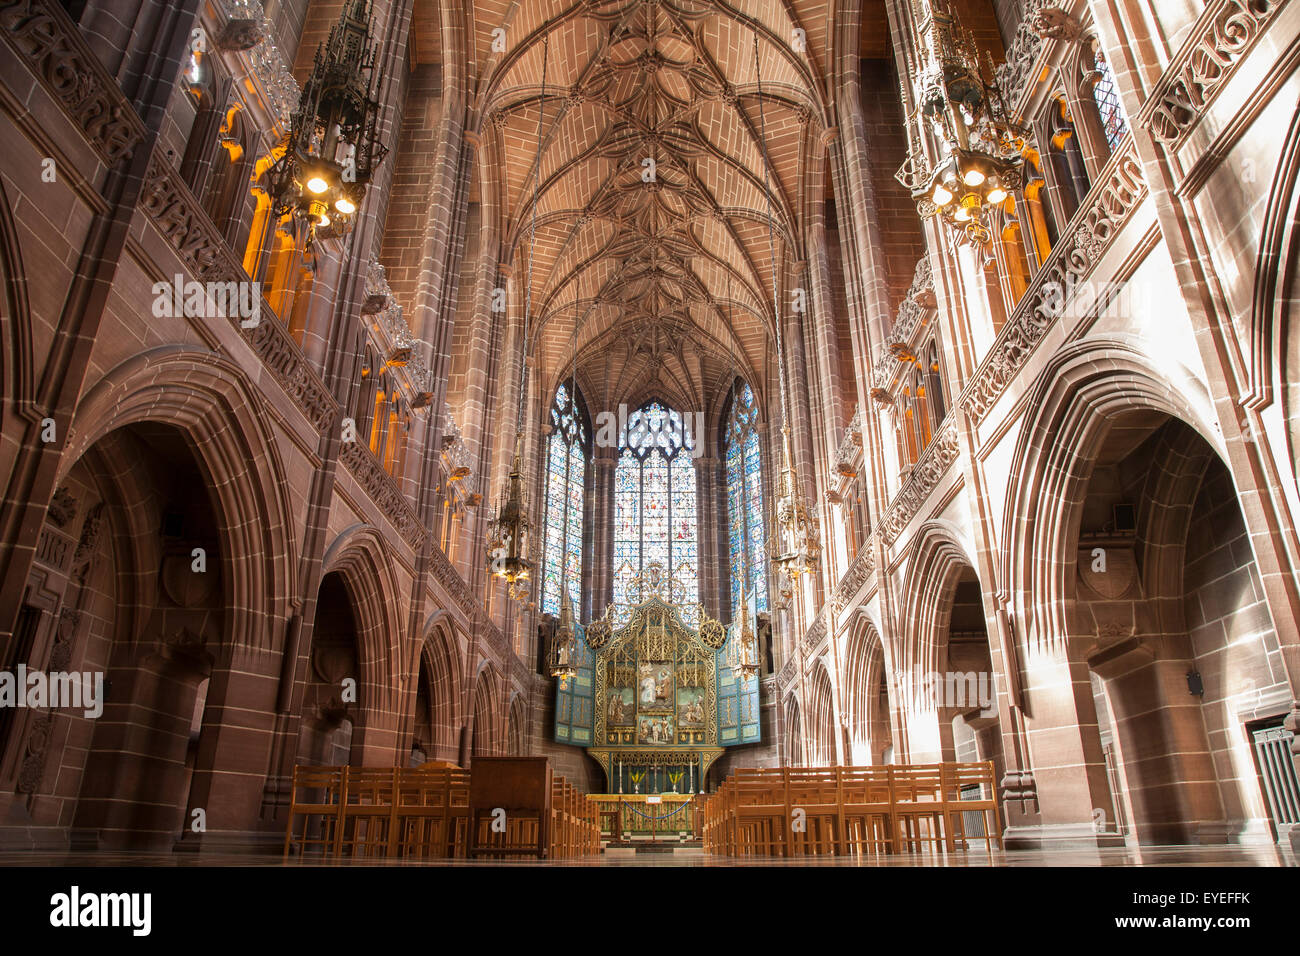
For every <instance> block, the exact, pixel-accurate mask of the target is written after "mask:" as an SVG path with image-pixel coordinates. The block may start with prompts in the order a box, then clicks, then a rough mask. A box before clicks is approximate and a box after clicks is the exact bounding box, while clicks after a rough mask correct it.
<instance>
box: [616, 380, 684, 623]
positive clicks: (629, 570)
mask: <svg viewBox="0 0 1300 956" xmlns="http://www.w3.org/2000/svg"><path fill="white" fill-rule="evenodd" d="M697 441H698V437H697V436H696V435H694V434H693V433H692V430H691V428H690V427H689V426H688V425H687V423H686V420H685V418H684V417H683V416H682V414H681V413H680V412H677V411H674V410H672V409H670V408H666V407H665V406H664V405H661V404H660V403H659V402H651V403H650V404H648V405H646V406H644V407H642V408H640V409H638V410H637V411H635V412H633V413H632V414H630V415H628V416H627V422H626V424H625V425H624V426H623V427H622V428H621V429H620V431H619V448H620V452H619V456H618V465H617V466H616V467H615V469H614V604H615V608H616V611H617V612H618V614H619V616H620V620H622V619H625V617H626V614H627V606H628V604H629V601H630V600H635V597H636V596H635V595H631V596H630V592H629V587H628V584H629V582H630V581H631V580H632V579H633V578H635V577H637V576H638V575H640V574H641V573H642V571H643V570H644V569H645V568H647V567H649V566H650V565H651V564H655V563H658V564H660V565H662V566H663V568H664V570H665V571H666V572H667V573H668V575H669V576H670V578H672V579H674V581H675V583H676V585H677V587H674V589H673V592H672V597H673V600H674V601H675V602H677V603H678V604H680V605H682V606H683V608H684V616H685V617H686V618H687V622H688V623H690V624H694V623H695V622H696V617H697V614H698V609H697V608H696V607H695V604H696V602H698V601H699V593H700V589H699V571H698V567H699V565H698V550H699V543H698V541H699V539H698V534H697V531H698V529H697V518H696V511H695V462H694V459H693V456H692V452H693V451H694V449H695V446H696V442H697Z"/></svg>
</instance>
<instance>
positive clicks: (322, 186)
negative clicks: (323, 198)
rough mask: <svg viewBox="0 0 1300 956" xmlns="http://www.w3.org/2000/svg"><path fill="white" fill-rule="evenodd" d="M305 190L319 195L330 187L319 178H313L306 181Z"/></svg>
mask: <svg viewBox="0 0 1300 956" xmlns="http://www.w3.org/2000/svg"><path fill="white" fill-rule="evenodd" d="M307 188H308V189H310V190H311V191H312V192H314V193H316V194H318V195H319V194H320V193H323V192H324V191H325V190H327V189H329V188H330V185H329V183H327V182H325V180H323V179H321V178H320V177H319V176H313V177H312V178H311V179H309V180H307Z"/></svg>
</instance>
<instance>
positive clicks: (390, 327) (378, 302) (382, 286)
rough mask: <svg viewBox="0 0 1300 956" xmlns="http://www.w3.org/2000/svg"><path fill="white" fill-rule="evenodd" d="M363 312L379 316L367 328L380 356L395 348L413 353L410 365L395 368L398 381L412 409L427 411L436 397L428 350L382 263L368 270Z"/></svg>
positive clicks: (373, 264) (373, 263)
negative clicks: (414, 331)
mask: <svg viewBox="0 0 1300 956" xmlns="http://www.w3.org/2000/svg"><path fill="white" fill-rule="evenodd" d="M361 311H362V313H364V314H366V315H375V316H377V318H376V320H375V321H374V322H373V323H368V324H367V325H366V334H367V335H369V336H370V338H371V339H372V340H373V341H374V342H375V345H376V347H377V350H378V352H379V354H380V355H388V354H390V352H391V350H393V349H397V350H405V351H409V353H410V357H409V358H408V359H407V361H406V364H405V365H402V366H397V367H395V378H396V379H397V382H398V384H399V385H400V386H401V387H402V389H403V391H404V392H405V393H406V397H407V400H408V402H409V404H410V406H411V407H412V408H416V409H419V408H426V407H427V406H428V404H429V400H430V399H431V398H432V395H433V373H432V372H431V371H430V370H429V365H428V362H427V360H426V359H425V357H424V350H423V349H420V348H418V347H417V345H418V344H419V343H418V340H417V339H416V338H415V336H414V335H413V334H412V332H411V326H410V324H409V323H408V322H407V321H406V317H405V315H404V314H403V312H402V305H401V303H400V302H398V301H397V297H396V296H395V295H393V290H392V288H391V287H390V286H389V284H388V277H387V275H386V274H385V272H384V267H383V265H381V264H380V263H378V262H374V261H372V262H371V263H370V268H369V269H368V270H367V271H366V298H365V302H364V303H363V304H362V307H361ZM376 326H378V328H377V329H376Z"/></svg>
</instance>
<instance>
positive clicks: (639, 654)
mask: <svg viewBox="0 0 1300 956" xmlns="http://www.w3.org/2000/svg"><path fill="white" fill-rule="evenodd" d="M588 633H589V634H592V633H597V634H598V633H600V632H599V630H598V629H589V631H588ZM595 641H596V644H597V645H598V648H597V650H596V652H595V664H594V670H595V699H596V700H597V701H598V702H600V706H599V707H598V709H597V712H596V724H595V729H594V734H593V743H592V746H595V747H701V746H716V744H717V710H716V708H717V690H716V682H715V677H716V673H717V654H716V652H715V651H714V650H713V649H712V648H710V647H708V646H706V645H705V644H704V643H703V642H702V641H701V640H700V637H699V634H698V632H696V631H695V630H694V629H692V628H690V627H688V626H687V625H686V623H685V622H684V621H683V620H682V617H681V615H680V613H679V612H678V610H677V608H675V607H674V606H672V605H670V604H667V603H666V602H664V601H662V600H661V599H659V598H657V597H656V598H652V599H651V600H649V601H647V602H646V603H644V604H641V605H639V606H637V607H636V609H635V610H634V611H633V612H632V614H631V616H630V618H629V620H628V623H627V624H626V625H625V626H623V627H620V628H618V629H617V630H612V631H610V633H609V637H608V638H607V639H604V640H602V639H601V638H600V637H596V638H595Z"/></svg>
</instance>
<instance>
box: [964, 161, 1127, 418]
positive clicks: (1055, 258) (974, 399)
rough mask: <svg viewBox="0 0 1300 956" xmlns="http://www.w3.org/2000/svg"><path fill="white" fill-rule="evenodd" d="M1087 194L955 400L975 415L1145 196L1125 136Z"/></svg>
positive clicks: (1033, 344)
mask: <svg viewBox="0 0 1300 956" xmlns="http://www.w3.org/2000/svg"><path fill="white" fill-rule="evenodd" d="M1098 183H1099V185H1098V186H1095V187H1094V188H1093V190H1092V192H1091V193H1090V194H1089V199H1088V201H1087V204H1086V208H1085V210H1084V212H1083V214H1082V215H1080V216H1077V217H1076V219H1075V228H1074V230H1073V231H1072V232H1070V233H1068V234H1066V235H1064V236H1062V237H1061V239H1060V241H1058V242H1057V244H1056V247H1055V248H1054V249H1053V250H1052V254H1051V256H1049V257H1048V260H1047V262H1046V264H1045V265H1044V266H1043V268H1042V269H1040V270H1039V272H1038V275H1037V276H1036V277H1035V278H1034V282H1033V285H1031V286H1030V288H1029V291H1028V292H1026V293H1025V296H1024V298H1023V299H1021V300H1020V305H1019V306H1018V307H1017V308H1016V311H1015V313H1014V314H1013V315H1012V317H1011V319H1010V320H1009V321H1008V322H1007V323H1006V325H1004V326H1003V327H1002V331H1001V332H999V333H998V337H997V341H995V342H994V343H993V348H992V349H990V350H989V354H988V355H987V356H986V357H985V359H984V361H983V362H982V363H981V364H980V367H979V369H978V370H977V371H976V373H975V376H974V378H972V379H971V381H970V384H969V385H967V387H966V391H965V392H964V393H963V398H962V401H961V404H964V405H965V406H966V408H967V410H968V411H969V412H970V413H971V414H972V415H973V416H974V417H975V418H976V419H983V417H984V416H985V414H987V412H988V410H989V409H990V408H991V407H992V406H993V403H994V402H996V401H997V399H998V397H999V396H1000V395H1001V394H1002V392H1003V391H1004V390H1005V389H1006V387H1007V384H1008V383H1009V382H1010V381H1011V380H1012V379H1013V378H1015V376H1016V374H1017V373H1018V372H1019V371H1020V369H1021V367H1022V366H1023V365H1024V364H1025V361H1026V360H1027V359H1028V357H1029V356H1030V354H1032V352H1033V351H1034V348H1035V347H1036V346H1037V345H1038V343H1039V341H1041V340H1042V338H1043V335H1044V334H1046V332H1047V330H1048V329H1049V328H1050V327H1051V326H1052V324H1053V323H1054V322H1055V321H1056V320H1057V319H1058V318H1059V317H1060V315H1061V314H1062V313H1063V312H1064V310H1065V307H1066V305H1067V304H1068V302H1069V299H1070V296H1071V295H1072V292H1073V290H1074V288H1076V287H1077V285H1078V283H1079V282H1080V281H1082V280H1083V279H1085V278H1086V277H1087V276H1088V275H1089V274H1090V273H1091V272H1092V269H1093V267H1094V266H1096V264H1097V262H1098V260H1099V259H1100V258H1101V256H1102V254H1103V253H1104V252H1105V251H1106V248H1107V247H1108V246H1109V245H1110V241H1111V239H1112V238H1113V237H1114V236H1115V234H1116V233H1118V232H1119V230H1120V229H1121V228H1122V227H1123V225H1124V223H1125V222H1127V221H1128V218H1129V216H1130V215H1131V214H1132V212H1133V210H1134V209H1136V208H1137V207H1138V205H1139V204H1140V203H1141V202H1142V200H1143V198H1144V197H1145V196H1146V192H1147V187H1146V181H1145V180H1144V179H1143V178H1142V167H1141V166H1140V165H1139V163H1138V159H1137V151H1136V149H1135V148H1134V146H1133V140H1132V139H1131V138H1129V139H1128V140H1127V141H1126V142H1125V143H1124V144H1122V145H1121V146H1120V148H1119V149H1117V150H1116V151H1115V153H1114V154H1113V155H1112V156H1111V159H1110V162H1108V163H1107V164H1106V169H1105V170H1103V172H1102V174H1101V175H1100V176H1099V177H1098Z"/></svg>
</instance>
